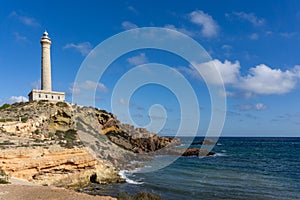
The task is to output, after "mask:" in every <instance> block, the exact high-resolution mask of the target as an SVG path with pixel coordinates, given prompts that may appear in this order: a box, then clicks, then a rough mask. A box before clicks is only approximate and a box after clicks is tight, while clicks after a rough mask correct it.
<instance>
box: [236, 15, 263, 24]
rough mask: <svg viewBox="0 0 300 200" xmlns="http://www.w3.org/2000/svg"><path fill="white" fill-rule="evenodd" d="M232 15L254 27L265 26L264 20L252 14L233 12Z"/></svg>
mask: <svg viewBox="0 0 300 200" xmlns="http://www.w3.org/2000/svg"><path fill="white" fill-rule="evenodd" d="M232 14H233V15H235V16H237V17H238V18H240V19H242V20H246V21H248V22H250V23H251V24H253V25H254V26H262V25H264V24H265V22H266V20H265V19H263V18H258V17H257V16H256V15H255V14H253V13H245V12H233V13H232Z"/></svg>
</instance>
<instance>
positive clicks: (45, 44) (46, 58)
mask: <svg viewBox="0 0 300 200" xmlns="http://www.w3.org/2000/svg"><path fill="white" fill-rule="evenodd" d="M40 42H41V46H42V62H41V68H42V77H41V79H42V85H41V90H32V91H31V92H30V93H29V94H28V96H29V101H39V100H49V101H65V96H66V95H65V93H64V92H55V91H52V81H51V57H50V47H51V40H50V38H49V37H48V33H47V32H46V31H45V32H44V34H43V37H42V38H41V41H40Z"/></svg>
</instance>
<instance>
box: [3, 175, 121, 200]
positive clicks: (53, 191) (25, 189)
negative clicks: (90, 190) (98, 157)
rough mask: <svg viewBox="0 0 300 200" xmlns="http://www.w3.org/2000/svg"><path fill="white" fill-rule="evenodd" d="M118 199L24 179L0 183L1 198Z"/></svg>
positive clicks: (50, 199) (55, 199)
mask: <svg viewBox="0 0 300 200" xmlns="http://www.w3.org/2000/svg"><path fill="white" fill-rule="evenodd" d="M19 199H22V200H40V199H47V200H66V199H72V200H117V198H114V197H111V196H98V195H97V196H94V195H90V194H87V193H82V192H76V191H74V190H72V189H66V188H61V187H55V186H43V185H40V184H35V183H31V182H28V181H27V180H24V179H19V178H13V177H12V178H11V184H0V200H19Z"/></svg>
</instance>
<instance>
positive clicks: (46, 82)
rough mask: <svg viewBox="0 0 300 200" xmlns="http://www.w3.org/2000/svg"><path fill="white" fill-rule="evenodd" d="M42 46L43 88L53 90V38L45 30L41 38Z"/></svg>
mask: <svg viewBox="0 0 300 200" xmlns="http://www.w3.org/2000/svg"><path fill="white" fill-rule="evenodd" d="M40 43H41V46H42V62H41V68H42V87H41V89H42V90H45V91H51V90H52V85H51V84H52V83H51V82H52V81H51V57H50V47H51V40H50V38H49V37H48V33H47V31H45V32H44V34H43V37H42V38H41V41H40Z"/></svg>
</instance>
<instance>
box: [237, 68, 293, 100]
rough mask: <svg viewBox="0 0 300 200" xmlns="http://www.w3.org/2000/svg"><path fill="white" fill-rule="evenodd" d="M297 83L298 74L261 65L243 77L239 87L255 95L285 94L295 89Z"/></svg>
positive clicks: (238, 84)
mask: <svg viewBox="0 0 300 200" xmlns="http://www.w3.org/2000/svg"><path fill="white" fill-rule="evenodd" d="M296 81H297V80H296V74H295V73H293V72H291V71H289V70H286V71H281V70H280V69H271V68H270V67H268V66H266V65H264V64H261V65H258V66H256V67H254V68H251V69H250V70H249V74H248V75H247V76H245V77H241V80H240V82H239V83H237V87H238V88H241V89H243V90H247V91H249V92H253V93H255V94H284V93H288V92H290V91H291V90H292V89H294V88H295V86H296Z"/></svg>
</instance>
